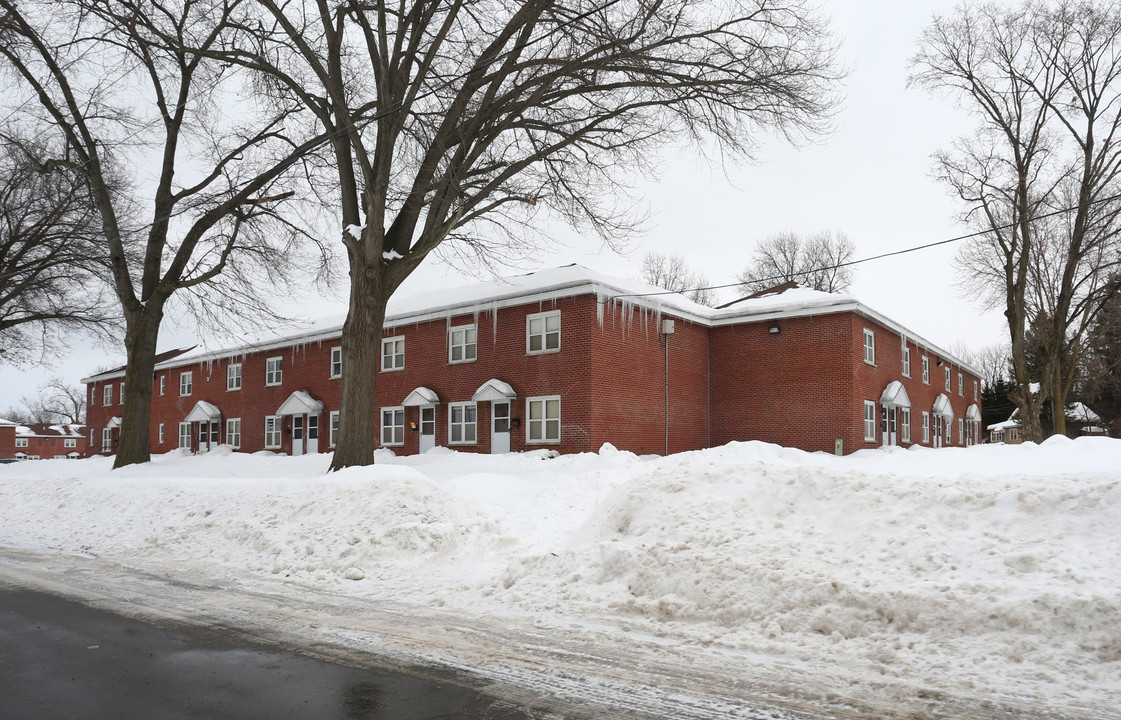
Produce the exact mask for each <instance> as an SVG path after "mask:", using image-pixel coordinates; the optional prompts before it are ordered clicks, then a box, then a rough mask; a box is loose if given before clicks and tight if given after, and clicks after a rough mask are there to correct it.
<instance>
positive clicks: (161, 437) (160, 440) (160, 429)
mask: <svg viewBox="0 0 1121 720" xmlns="http://www.w3.org/2000/svg"><path fill="white" fill-rule="evenodd" d="M158 438H159V440H158V442H159V444H160V445H163V423H160V426H159V428H158Z"/></svg>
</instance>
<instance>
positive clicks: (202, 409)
mask: <svg viewBox="0 0 1121 720" xmlns="http://www.w3.org/2000/svg"><path fill="white" fill-rule="evenodd" d="M220 417H222V411H221V410H219V409H218V406H217V405H214V404H213V403H208V402H207V401H205V400H199V401H198V402H197V403H195V406H194V407H193V408H191V412H189V413H187V417H185V418H183V422H209V421H210V420H217V419H218V418H220Z"/></svg>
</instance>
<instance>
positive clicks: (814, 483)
mask: <svg viewBox="0 0 1121 720" xmlns="http://www.w3.org/2000/svg"><path fill="white" fill-rule="evenodd" d="M327 463H328V457H327V456H313V457H301V458H286V457H280V456H276V455H272V454H270V453H258V454H256V455H244V454H238V453H230V452H229V451H228V450H225V449H223V450H220V451H216V452H214V453H211V454H209V455H205V456H197V457H191V456H186V455H183V454H180V453H178V452H176V453H170V454H168V455H165V456H162V457H159V458H157V459H156V460H155V461H153V462H152V463H151V464H149V465H147V466H142V467H133V468H127V469H124V470H121V471H116V472H110V471H109V462H108V460H106V459H102V458H95V459H91V460H88V461H81V462H75V461H40V462H37V463H23V464H19V465H16V466H4V467H0V545H4V546H9V547H17V548H24V549H31V550H39V551H59V552H63V553H71V554H75V553H87V554H92V555H98V556H101V555H104V556H108V557H112V558H114V559H115V560H116V561H119V562H124V563H126V564H131V565H133V566H135V567H140V568H143V567H145V565H146V564H149V565H150V564H154V563H160V564H161V566H162V567H166V566H167V564H173V565H175V566H178V567H182V568H184V571H186V570H187V569H188V568H194V569H196V570H198V569H201V570H202V571H204V572H209V573H216V574H219V575H220V574H221V572H222V570H221V568H223V567H226V568H230V569H231V571H232V570H233V569H237V570H238V571H239V572H244V571H249V572H251V573H254V574H258V575H260V576H262V577H266V576H267V577H279V578H287V579H289V580H290V581H295V582H300V583H302V584H306V585H308V586H311V587H317V588H323V589H324V590H325V591H329V592H331V593H346V594H350V595H355V596H358V597H368V598H381V597H390V596H392V598H393V599H394V600H395V601H401V602H406V603H410V602H411V603H415V604H417V605H424V606H430V607H431V606H440V607H443V608H446V609H450V610H452V611H455V612H462V613H464V614H465V615H466V614H470V615H471V616H472V617H476V618H479V617H489V618H493V622H495V623H497V624H501V623H502V622H503V619H504V618H510V619H513V618H532V619H533V620H534V621H535V622H537V623H543V624H545V625H547V626H549V627H552V628H554V630H555V631H556V632H558V633H560V632H564V628H566V627H575V626H578V625H586V624H589V623H592V624H596V625H597V626H598V627H609V628H611V627H613V628H616V629H617V631H618V633H617V634H619V635H622V636H625V635H626V634H627V633H635V634H640V635H642V636H643V637H656V638H661V640H660V642H665V643H670V644H672V645H673V646H674V647H675V648H677V650H676V652H680V653H688V652H690V650H689V648H695V649H696V652H701V650H702V649H704V650H705V651H711V650H712V649H714V648H719V649H720V652H722V653H728V654H730V656H731V657H735V656H736V654H737V653H740V654H741V656H742V657H744V658H746V657H748V656H751V657H754V658H756V660H754V661H757V657H758V654H759V653H766V654H769V655H770V656H772V657H775V658H787V659H789V660H791V661H796V662H803V663H815V662H816V663H822V662H824V661H826V660H828V661H829V663H830V664H831V665H832V666H835V667H845V668H847V669H848V670H847V671H849V672H853V673H857V674H862V673H863V674H865V675H871V676H877V677H881V678H894V679H895V680H897V681H900V682H903V681H906V682H908V683H917V684H918V685H920V686H923V687H933V688H939V689H940V690H941V691H944V692H955V693H961V692H965V693H982V694H985V695H990V694H997V695H1005V696H1008V697H1018V698H1033V701H1035V702H1039V703H1043V706H1044V707H1047V706H1049V705H1054V706H1055V707H1063V708H1076V709H1078V708H1096V709H1099V710H1100V709H1101V708H1114V709H1116V708H1117V707H1119V706H1121V564H1119V563H1118V562H1117V558H1118V557H1119V556H1121V523H1119V522H1118V518H1121V442H1118V441H1115V440H1108V439H1104V438H1085V439H1080V440H1077V441H1069V440H1066V439H1064V438H1055V439H1052V440H1049V441H1047V442H1046V443H1043V444H1042V445H1039V446H1036V445H1034V444H1031V443H1027V444H1024V445H1022V446H983V447H975V448H970V449H943V450H929V449H923V448H917V447H916V448H911V449H909V450H904V449H900V448H891V449H885V450H875V451H862V452H859V453H857V454H855V455H853V456H850V457H846V458H836V457H833V456H830V455H824V454H808V453H804V452H801V451H797V450H790V449H784V448H779V447H777V446H773V445H766V444H762V443H735V444H731V445H728V446H725V447H721V448H716V449H712V450H705V451H699V452H694V453H684V454H680V455H675V456H671V457H669V458H639V457H636V456H635V455H633V454H631V453H626V452H619V451H617V450H615V449H614V448H612V447H611V446H604V448H603V449H602V450H601V451H600V453H598V454H582V455H570V456H561V457H555V458H553V457H549V454H548V453H545V452H533V453H524V454H514V455H507V456H482V455H472V454H464V453H456V452H452V451H449V450H446V449H442V448H437V449H436V450H433V451H431V452H429V453H427V454H426V455H424V456H418V457H407V458H397V457H394V456H393V455H392V454H391V453H388V452H380V453H379V455H378V464H376V465H375V466H373V467H371V468H362V469H351V470H347V471H345V472H341V473H335V474H332V475H325V474H324V473H325V471H326V468H327ZM636 636H637V635H636ZM685 657H692V656H688V655H685ZM686 662H693V660H690V661H686ZM745 662H746V661H745Z"/></svg>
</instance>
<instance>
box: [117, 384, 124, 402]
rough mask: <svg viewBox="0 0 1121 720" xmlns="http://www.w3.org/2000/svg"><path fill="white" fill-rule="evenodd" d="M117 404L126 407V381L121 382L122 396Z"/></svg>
mask: <svg viewBox="0 0 1121 720" xmlns="http://www.w3.org/2000/svg"><path fill="white" fill-rule="evenodd" d="M117 404H118V405H124V404H125V382H124V380H122V381H121V395H120V397H119V398H117Z"/></svg>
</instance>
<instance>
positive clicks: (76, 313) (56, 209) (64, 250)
mask: <svg viewBox="0 0 1121 720" xmlns="http://www.w3.org/2000/svg"><path fill="white" fill-rule="evenodd" d="M47 156H48V152H47V149H46V147H45V146H44V144H43V143H42V142H41V141H39V140H33V139H28V138H23V137H21V138H18V139H17V140H16V141H14V142H11V141H9V142H3V143H2V145H0V176H3V177H4V183H3V185H2V186H0V362H3V363H10V364H19V363H22V362H28V361H38V362H47V363H49V362H50V361H51V357H50V356H51V355H52V354H53V352H55V351H56V350H57V345H58V343H57V340H58V338H59V335H60V334H61V333H70V332H74V331H81V332H83V333H85V334H89V335H93V336H96V337H98V338H105V337H107V336H108V334H109V333H111V332H112V331H113V330H115V329H116V326H117V325H118V323H117V322H115V321H116V320H117V318H116V317H114V315H113V314H112V306H111V305H110V304H109V298H107V297H106V289H107V286H106V285H105V284H104V282H103V281H104V276H105V275H106V274H107V268H106V267H105V265H104V264H103V262H102V260H103V257H102V254H101V252H100V248H99V247H98V244H97V229H96V225H97V213H96V210H95V209H94V207H93V204H92V202H90V197H89V193H88V191H87V187H86V184H85V181H84V179H83V178H82V177H81V175H79V174H78V173H75V172H73V171H72V170H71V169H70V168H68V167H66V166H65V165H59V164H57V163H53V164H52V163H47V162H45V158H46V157H47Z"/></svg>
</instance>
